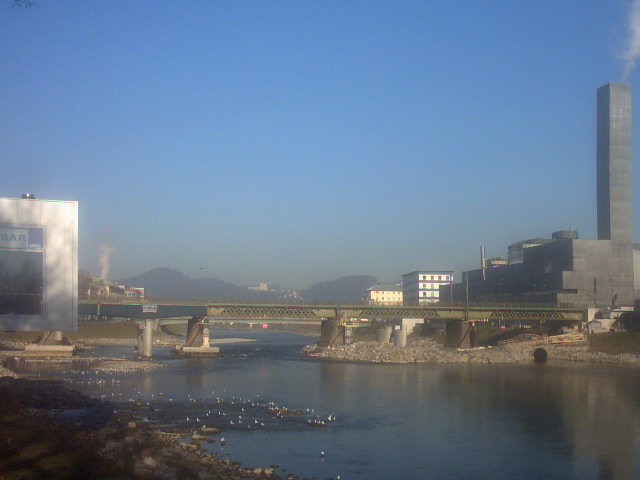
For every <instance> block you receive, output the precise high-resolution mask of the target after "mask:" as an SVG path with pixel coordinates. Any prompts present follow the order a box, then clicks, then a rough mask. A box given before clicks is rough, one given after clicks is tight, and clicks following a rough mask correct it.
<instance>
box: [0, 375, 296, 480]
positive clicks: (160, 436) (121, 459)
mask: <svg viewBox="0 0 640 480" xmlns="http://www.w3.org/2000/svg"><path fill="white" fill-rule="evenodd" d="M0 398H4V399H6V400H5V401H4V402H0V431H2V435H0V472H2V473H1V474H0V478H2V479H3V480H19V479H20V480H41V479H44V478H56V479H69V480H71V479H74V480H77V479H83V480H90V479H95V480H97V479H101V480H105V479H109V480H111V479H113V480H116V479H118V480H123V479H131V480H143V479H167V480H169V479H176V480H178V479H180V480H187V479H189V480H191V479H193V480H196V479H197V480H207V479H211V480H240V479H256V480H257V479H267V478H268V479H274V480H281V479H283V477H281V476H279V475H278V474H276V473H275V471H274V468H272V467H258V468H252V467H247V466H243V465H241V464H240V463H238V462H233V461H231V460H228V459H222V458H218V457H216V456H214V455H210V454H208V453H206V452H205V451H204V450H202V449H201V448H200V445H199V443H198V442H196V441H192V442H191V443H189V444H185V443H182V442H181V441H180V438H181V437H180V435H172V434H170V433H167V432H164V431H162V430H161V429H160V428H159V427H158V426H153V425H140V424H137V423H136V422H135V421H133V418H132V415H131V412H129V411H127V410H126V409H118V410H114V409H113V406H112V405H110V404H109V403H106V402H102V401H100V400H98V399H92V398H89V397H86V396H84V395H82V394H80V393H79V392H76V391H73V390H70V389H68V388H66V387H64V385H63V384H62V383H61V382H54V381H34V380H27V379H17V380H16V379H12V378H8V377H4V378H0ZM286 478H288V479H297V477H295V476H294V475H288V476H287V477H286Z"/></svg>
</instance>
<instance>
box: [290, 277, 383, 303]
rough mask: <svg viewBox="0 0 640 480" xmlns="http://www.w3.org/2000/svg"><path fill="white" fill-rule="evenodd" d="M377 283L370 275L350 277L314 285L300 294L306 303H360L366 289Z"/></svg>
mask: <svg viewBox="0 0 640 480" xmlns="http://www.w3.org/2000/svg"><path fill="white" fill-rule="evenodd" d="M377 283H378V280H377V279H376V278H375V277H372V276H371V275H351V276H348V277H342V278H337V279H335V280H329V281H328V282H320V283H316V284H315V285H312V286H311V287H309V288H307V289H305V290H302V291H301V292H300V294H301V295H302V298H303V299H304V300H305V301H306V302H310V301H315V302H331V303H360V302H361V301H362V297H363V296H364V293H365V291H366V290H367V288H369V287H372V286H374V285H376V284H377Z"/></svg>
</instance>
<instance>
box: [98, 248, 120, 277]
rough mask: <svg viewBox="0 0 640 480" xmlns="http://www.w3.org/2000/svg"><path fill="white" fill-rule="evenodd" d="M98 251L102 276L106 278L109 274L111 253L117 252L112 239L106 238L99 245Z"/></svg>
mask: <svg viewBox="0 0 640 480" xmlns="http://www.w3.org/2000/svg"><path fill="white" fill-rule="evenodd" d="M98 252H99V253H100V267H101V268H102V270H101V272H100V278H101V279H102V280H106V279H107V277H108V276H109V268H110V260H111V255H113V254H114V253H116V248H115V247H114V246H113V244H112V243H111V240H105V241H104V242H102V244H101V245H100V246H99V247H98Z"/></svg>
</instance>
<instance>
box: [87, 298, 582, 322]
mask: <svg viewBox="0 0 640 480" xmlns="http://www.w3.org/2000/svg"><path fill="white" fill-rule="evenodd" d="M78 313H79V314H81V315H100V316H107V317H124V318H139V319H144V318H147V319H162V318H176V317H209V319H211V320H225V319H227V320H229V321H231V320H233V321H238V322H239V321H241V320H242V319H246V320H252V321H253V322H258V321H260V320H265V321H267V320H268V321H276V320H278V321H289V322H291V323H294V322H302V321H304V322H305V323H310V322H320V321H321V320H323V319H325V318H331V317H335V316H343V317H344V318H366V319H370V320H392V319H398V318H424V319H434V320H436V319H440V320H443V319H464V318H469V319H471V320H501V321H551V322H577V321H583V320H584V319H585V318H586V310H585V309H581V308H568V307H554V306H541V305H469V306H468V307H467V306H465V305H419V306H418V305H416V306H407V305H404V306H402V305H401V306H386V305H384V306H383V305H381V306H377V305H376V306H373V305H290V304H281V305H271V304H233V303H207V304H179V303H158V304H150V303H98V302H89V301H86V302H79V304H78Z"/></svg>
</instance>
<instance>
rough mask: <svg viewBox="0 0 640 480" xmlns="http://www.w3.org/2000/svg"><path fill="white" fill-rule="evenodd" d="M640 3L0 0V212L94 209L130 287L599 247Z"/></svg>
mask: <svg viewBox="0 0 640 480" xmlns="http://www.w3.org/2000/svg"><path fill="white" fill-rule="evenodd" d="M629 8H630V5H629V2H628V1H624V0H613V1H612V0H591V1H585V0H575V1H544V2H541V1H537V0H535V1H513V0H507V1H483V2H475V1H461V2H451V1H444V0H443V1H433V2H427V1H398V0H393V1H391V0H390V1H375V0H366V1H344V0H340V1H327V0H322V1H313V2H312V1H300V0H292V1H285V0H277V1H275V0H274V1H235V0H234V1H186V2H182V1H135V2H132V1H108V2H104V1H75V2H71V1H52V0H37V5H36V6H35V7H33V8H29V9H21V8H12V7H11V1H10V0H2V1H1V3H0V62H1V65H2V68H0V92H2V94H1V95H0V121H1V125H2V128H0V165H2V174H1V175H0V196H5V197H16V196H19V195H20V194H21V193H22V192H33V193H35V194H36V195H37V196H38V198H50V199H62V200H77V201H79V205H80V206H79V209H80V227H79V230H80V266H81V267H82V268H86V269H88V270H90V271H92V272H94V273H99V270H100V268H99V264H98V246H99V244H100V243H101V241H102V239H103V238H104V237H105V235H110V237H111V239H112V241H113V243H114V245H115V248H116V249H117V251H116V253H115V254H114V255H113V257H112V266H111V274H110V277H111V278H114V279H115V278H122V277H125V276H129V275H133V274H138V273H142V272H143V271H146V270H148V269H151V268H154V267H158V266H166V267H171V268H176V269H178V270H181V271H183V272H185V273H186V274H188V275H190V276H194V277H197V276H205V275H206V276H213V277H218V278H221V279H224V280H228V281H232V282H235V283H238V284H252V283H255V282H257V281H259V280H267V281H270V282H276V283H280V284H281V285H283V286H295V287H299V286H306V285H309V284H311V283H315V282H317V281H323V280H327V279H331V278H336V277H339V276H343V275H349V274H371V275H375V276H376V277H378V278H380V279H381V280H385V281H392V280H398V279H399V277H400V275H401V274H402V273H406V272H408V271H411V270H416V269H452V270H456V271H460V270H462V269H469V268H475V267H476V265H477V264H478V263H479V260H478V256H479V246H480V245H481V244H485V245H486V246H487V253H488V254H489V255H491V256H506V247H507V245H508V244H509V243H512V242H514V241H517V240H522V239H525V238H531V237H536V236H549V235H550V234H551V232H552V231H554V230H559V229H566V228H570V227H572V228H574V229H577V230H579V232H580V235H581V237H584V238H595V236H596V234H595V231H596V214H595V211H596V208H595V195H596V193H595V95H596V89H597V88H598V87H599V86H601V85H602V84H604V83H606V82H608V81H618V80H619V79H620V76H621V72H622V68H623V65H622V61H621V60H620V59H619V58H618V54H619V53H620V52H621V51H622V50H623V48H624V46H625V42H626V37H627V22H628V16H629ZM639 75H640V73H639V72H638V71H637V69H636V70H634V71H633V72H632V73H631V75H630V77H629V82H630V83H632V84H633V85H634V86H635V85H636V84H637V83H638V82H637V79H638V78H639ZM635 98H636V101H635V102H634V103H635V107H634V110H635V112H636V113H637V112H639V111H640V110H638V99H640V89H638V88H637V87H636V89H635ZM636 116H638V115H636ZM634 135H635V138H636V139H640V122H636V125H635V126H634ZM639 144H640V142H639V141H638V140H636V142H635V145H636V147H635V148H634V150H635V157H636V158H639V156H638V154H639V153H640V151H639V150H640V147H638V145H639ZM636 165H637V163H636ZM635 171H636V172H638V173H637V174H636V177H635V181H634V191H635V193H634V198H635V201H634V204H635V212H636V214H635V215H634V223H635V233H636V239H640V235H639V233H640V218H639V216H640V203H639V202H638V200H639V197H640V185H639V184H640V172H639V169H638V168H637V166H636V168H635ZM107 232H110V233H107ZM201 267H202V269H201Z"/></svg>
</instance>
